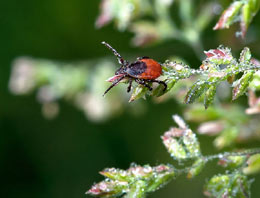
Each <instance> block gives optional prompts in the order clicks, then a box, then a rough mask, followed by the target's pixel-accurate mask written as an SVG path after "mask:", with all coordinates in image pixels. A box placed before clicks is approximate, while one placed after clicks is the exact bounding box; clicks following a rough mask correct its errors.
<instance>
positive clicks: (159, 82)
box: [147, 80, 167, 91]
mask: <svg viewBox="0 0 260 198" xmlns="http://www.w3.org/2000/svg"><path fill="white" fill-rule="evenodd" d="M147 81H149V82H156V83H158V84H162V85H163V86H164V88H163V91H165V90H166V89H167V84H166V83H165V82H164V81H161V80H147Z"/></svg>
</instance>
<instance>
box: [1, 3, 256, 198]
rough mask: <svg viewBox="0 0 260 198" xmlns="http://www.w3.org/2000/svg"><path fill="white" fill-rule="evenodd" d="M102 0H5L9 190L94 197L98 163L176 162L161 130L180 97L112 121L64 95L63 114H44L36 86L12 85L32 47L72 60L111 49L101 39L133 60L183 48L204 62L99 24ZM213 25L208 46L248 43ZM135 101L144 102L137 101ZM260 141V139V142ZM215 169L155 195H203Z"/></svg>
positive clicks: (5, 188)
mask: <svg viewBox="0 0 260 198" xmlns="http://www.w3.org/2000/svg"><path fill="white" fill-rule="evenodd" d="M99 3H100V2H99V1H94V0H88V1H86V0H75V1H66V0H44V1H33V0H23V1H17V0H16V1H15V0H9V1H1V3H0V13H1V14H0V24H1V31H0V44H1V47H0V132H1V133H0V135H1V137H0V157H1V158H0V161H1V163H0V166H1V168H0V171H1V174H0V175H1V181H2V184H1V197H8V198H15V197H20V198H30V197H37V198H47V197H48V198H61V197H62V198H67V197H68V198H78V197H87V196H86V195H85V194H84V193H85V192H86V191H87V190H88V189H89V188H90V187H91V185H92V184H93V183H94V182H98V181H100V180H102V179H103V177H102V176H100V175H99V174H98V171H101V170H102V169H104V168H105V167H118V168H122V169H125V168H128V167H129V165H130V163H131V162H136V163H138V164H142V165H143V164H148V163H149V164H151V165H158V164H160V163H171V162H172V160H171V158H170V156H169V155H168V154H167V152H166V150H165V148H164V146H163V145H162V143H161V140H160V136H161V135H162V134H163V132H164V131H166V130H167V129H168V128H169V127H170V126H172V125H173V121H172V119H171V115H172V114H176V113H178V114H181V111H180V109H179V108H178V105H177V103H176V102H175V101H174V100H170V101H168V102H165V103H162V104H154V103H153V102H152V101H150V100H148V101H147V103H148V105H147V106H146V108H145V111H143V112H141V113H139V114H138V115H134V114H131V113H129V112H123V113H122V114H120V115H118V116H115V117H113V118H110V119H108V120H107V121H105V122H100V123H95V122H92V121H90V120H88V119H86V117H85V116H84V114H83V113H82V112H81V111H79V110H78V109H76V108H75V107H74V106H73V105H71V104H69V103H66V102H64V101H60V105H61V107H60V114H59V115H58V117H56V118H55V119H53V120H47V119H45V118H44V117H43V116H42V114H41V105H40V104H39V103H38V102H37V101H36V99H35V95H34V93H33V94H30V95H25V96H15V95H12V94H11V93H10V92H9V90H8V81H9V77H10V72H11V63H12V61H13V60H14V59H15V58H16V57H18V56H24V55H27V56H31V57H34V58H44V59H51V60H56V61H63V62H66V61H68V62H70V61H81V60H91V59H95V58H100V57H104V56H107V55H108V56H111V53H110V52H109V51H108V50H107V49H106V48H105V47H104V46H102V45H101V44H100V42H101V41H103V40H105V41H107V42H109V43H111V44H112V45H113V46H114V47H115V48H116V49H117V50H118V51H119V52H121V54H122V55H125V56H127V57H129V58H130V59H132V60H134V58H135V57H137V56H144V55H147V56H150V57H153V58H154V59H156V60H158V61H164V60H165V59H166V58H167V57H169V56H170V55H177V56H180V57H182V58H184V59H185V60H187V61H188V63H189V64H190V65H193V66H195V67H196V66H199V65H200V60H198V58H197V57H196V55H195V53H194V52H193V50H192V49H191V48H190V47H189V46H188V45H186V44H184V43H181V42H180V41H173V40H171V41H168V42H164V43H161V44H159V45H157V46H152V47H148V48H134V47H131V46H130V45H129V40H130V38H131V37H132V34H131V33H129V32H119V31H117V30H116V29H115V28H114V26H113V24H110V25H109V26H106V27H104V28H102V29H98V30H97V29H95V25H94V24H95V20H96V18H97V16H98V13H99ZM214 21H216V19H215V20H214ZM259 21H260V17H259V15H258V16H257V17H256V18H255V19H254V23H253V24H252V28H253V30H250V31H249V38H252V39H251V40H250V39H248V41H247V43H246V44H247V45H248V46H249V47H251V50H252V52H253V54H255V55H256V57H258V58H260V43H259V40H260V39H259V26H260V23H259ZM213 25H214V23H212V24H211V25H210V26H209V27H208V28H207V30H206V31H205V32H204V33H203V42H204V47H205V48H206V49H209V48H215V47H217V46H218V45H219V44H220V43H223V44H225V45H229V46H230V47H232V48H234V51H235V52H238V51H240V50H241V48H242V47H243V46H244V45H245V43H243V42H241V41H237V40H235V38H234V36H233V35H232V34H233V32H232V31H231V32H232V34H230V35H232V36H233V37H232V39H227V36H226V35H229V32H230V30H224V31H223V32H224V33H223V32H217V33H216V32H213V31H212V30H211V27H213ZM250 35H251V36H250ZM213 38H214V39H213ZM256 38H257V39H258V40H256ZM201 53H202V52H201ZM257 53H258V54H257ZM115 63H116V61H115ZM104 80H105V79H104ZM120 86H124V85H120ZM105 89H106V87H104V90H105ZM100 97H102V92H101V93H100ZM102 99H103V100H106V98H102ZM115 102H116V101H115ZM129 106H130V107H129V108H132V109H135V108H140V106H137V105H135V103H133V104H129ZM141 111H142V110H141ZM199 139H200V141H201V144H202V151H204V152H206V153H205V154H210V153H215V152H217V151H216V150H215V149H214V148H213V146H212V144H211V141H212V138H208V137H199ZM254 144H255V145H256V146H257V145H258V146H259V142H254ZM212 168H214V169H215V170H212ZM219 170H221V169H219ZM215 172H216V167H215V166H214V167H213V166H212V167H211V166H209V167H208V168H206V169H204V171H203V172H202V174H201V175H200V176H198V177H197V178H195V179H193V180H187V179H185V178H184V177H182V178H180V179H178V180H176V181H173V182H172V183H171V184H170V185H168V186H166V187H165V188H163V189H161V190H159V191H158V192H155V193H154V194H152V195H151V197H176V198H177V197H180V198H181V197H202V196H203V195H202V191H203V184H204V182H205V180H206V177H207V176H211V175H212V174H213V173H215ZM259 185H260V176H259V175H258V176H257V177H256V180H255V182H254V183H253V185H252V190H253V191H252V197H260V191H259V189H258V188H257V186H259Z"/></svg>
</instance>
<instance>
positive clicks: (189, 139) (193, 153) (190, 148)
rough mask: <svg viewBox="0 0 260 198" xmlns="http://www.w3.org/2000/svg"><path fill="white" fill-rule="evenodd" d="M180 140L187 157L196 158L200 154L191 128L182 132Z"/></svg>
mask: <svg viewBox="0 0 260 198" xmlns="http://www.w3.org/2000/svg"><path fill="white" fill-rule="evenodd" d="M182 141H183V144H184V146H185V149H186V151H187V154H188V155H187V157H189V158H197V157H200V156H201V152H200V144H199V141H198V139H197V137H196V134H195V133H193V132H192V130H190V129H187V130H186V131H185V132H184V133H183V136H182Z"/></svg>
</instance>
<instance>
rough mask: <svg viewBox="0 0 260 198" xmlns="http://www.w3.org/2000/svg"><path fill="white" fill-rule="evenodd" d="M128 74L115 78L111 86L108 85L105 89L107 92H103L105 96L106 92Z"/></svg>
mask: <svg viewBox="0 0 260 198" xmlns="http://www.w3.org/2000/svg"><path fill="white" fill-rule="evenodd" d="M126 76H127V75H123V76H122V77H120V78H118V79H117V80H115V81H114V82H113V83H112V85H111V86H110V87H108V89H107V90H106V91H105V93H104V94H103V96H105V95H106V93H107V92H108V91H109V90H110V89H112V88H113V87H114V86H116V85H117V84H118V83H119V82H120V81H121V80H123V79H124V78H125V77H126Z"/></svg>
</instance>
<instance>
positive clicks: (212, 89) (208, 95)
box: [204, 84, 217, 109]
mask: <svg viewBox="0 0 260 198" xmlns="http://www.w3.org/2000/svg"><path fill="white" fill-rule="evenodd" d="M216 90H217V85H216V84H212V85H210V86H209V88H208V89H207V91H206V92H205V96H204V107H205V109H207V108H208V107H209V105H211V104H212V102H213V100H214V97H215V95H216Z"/></svg>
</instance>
